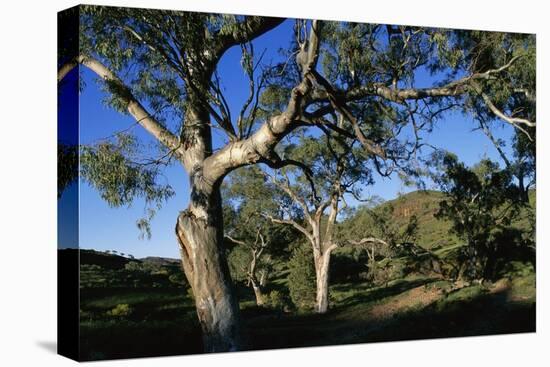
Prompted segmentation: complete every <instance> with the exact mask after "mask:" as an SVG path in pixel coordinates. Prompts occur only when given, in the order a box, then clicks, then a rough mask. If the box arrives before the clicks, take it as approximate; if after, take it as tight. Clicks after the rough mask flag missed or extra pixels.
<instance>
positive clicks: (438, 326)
mask: <svg viewBox="0 0 550 367" xmlns="http://www.w3.org/2000/svg"><path fill="white" fill-rule="evenodd" d="M402 286H403V287H404V285H402ZM396 287H398V288H399V287H401V286H398V285H396ZM411 288H414V287H412V284H409V286H408V287H405V288H403V289H405V290H406V289H411ZM393 291H395V292H397V290H396V289H395V288H394V289H393ZM394 294H396V293H394ZM509 296H510V295H509V294H508V291H503V292H500V293H493V294H489V293H480V294H478V295H475V296H474V297H471V298H469V299H456V300H455V299H453V298H452V297H444V298H442V299H441V300H439V301H437V302H435V303H433V304H431V305H429V306H427V307H424V308H418V309H414V308H413V309H410V310H408V311H406V312H402V313H397V314H395V315H393V316H392V317H390V318H385V319H376V318H370V319H368V318H366V319H362V320H353V319H351V318H350V319H349V320H344V321H343V320H341V319H340V320H339V319H336V318H335V317H334V316H335V314H334V313H332V314H331V313H329V314H326V315H304V316H290V317H283V318H282V319H280V320H277V319H268V318H264V320H263V322H256V323H249V324H248V328H247V332H248V333H249V337H250V340H252V341H253V343H252V344H251V345H250V347H249V349H253V350H258V349H271V348H273V349H276V348H293V347H308V346H326V345H339V344H355V343H367V342H383V341H403V340H417V339H432V338H449V337H462V336H474V335H494V334H508V333H523V332H534V331H535V303H534V302H515V301H510V297H509ZM373 299H375V300H376V298H370V297H369V300H373ZM364 311H365V313H367V312H368V305H366V306H365V310H364ZM341 312H344V310H343V309H342V310H339V313H341Z"/></svg>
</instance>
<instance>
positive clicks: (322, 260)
mask: <svg viewBox="0 0 550 367" xmlns="http://www.w3.org/2000/svg"><path fill="white" fill-rule="evenodd" d="M330 255H331V251H325V252H324V253H323V254H321V253H316V255H315V275H316V285H317V290H316V302H315V311H316V312H317V313H326V312H327V311H328V306H329V302H328V281H329V266H330Z"/></svg>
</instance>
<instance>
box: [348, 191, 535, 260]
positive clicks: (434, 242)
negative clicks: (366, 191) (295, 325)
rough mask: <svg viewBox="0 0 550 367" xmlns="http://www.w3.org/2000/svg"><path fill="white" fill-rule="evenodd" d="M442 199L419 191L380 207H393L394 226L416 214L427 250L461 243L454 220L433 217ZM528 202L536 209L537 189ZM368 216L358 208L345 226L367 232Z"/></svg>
mask: <svg viewBox="0 0 550 367" xmlns="http://www.w3.org/2000/svg"><path fill="white" fill-rule="evenodd" d="M443 198H444V195H443V193H441V192H439V191H433V190H422V191H420V190H419V191H413V192H410V193H407V194H405V195H402V196H400V197H398V198H396V199H393V200H388V201H386V202H384V203H382V204H381V205H380V206H379V207H378V208H380V209H381V208H384V207H387V206H390V205H391V206H393V214H392V219H393V220H394V221H395V222H394V223H395V225H397V226H398V227H400V228H402V229H404V228H405V226H406V225H407V223H408V222H409V220H410V218H411V216H413V215H415V216H416V218H417V220H418V233H417V243H418V244H419V245H420V246H422V247H424V248H426V249H432V250H437V249H440V248H444V247H445V248H449V247H455V246H456V245H458V244H460V240H459V239H458V237H457V236H456V235H454V234H452V233H450V230H451V223H450V222H449V221H448V220H442V219H437V218H435V216H434V214H435V213H436V212H437V210H438V208H439V203H440V201H441V200H443ZM529 201H530V205H531V207H532V208H533V209H534V208H535V207H536V192H535V190H532V191H531V192H530V193H529ZM378 208H377V209H378ZM523 214H526V213H523ZM368 217H369V215H368V213H367V208H359V209H358V210H357V212H356V213H355V215H354V216H352V217H351V218H349V219H348V220H347V221H345V222H344V223H346V224H344V225H345V226H347V225H350V226H355V227H356V229H355V233H358V232H359V231H361V232H363V233H362V234H361V235H366V234H367V233H368V232H369V231H370V230H371V228H370V225H371V223H370V220H369V219H368ZM527 217H528V216H527V215H521V216H520V217H519V218H518V219H517V220H516V221H515V222H513V224H512V225H513V226H514V227H517V228H520V229H526V228H528V219H527Z"/></svg>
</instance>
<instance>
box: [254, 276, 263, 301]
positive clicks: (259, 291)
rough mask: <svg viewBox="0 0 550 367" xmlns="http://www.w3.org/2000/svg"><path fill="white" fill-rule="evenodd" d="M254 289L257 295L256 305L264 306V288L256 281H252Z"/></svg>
mask: <svg viewBox="0 0 550 367" xmlns="http://www.w3.org/2000/svg"><path fill="white" fill-rule="evenodd" d="M252 289H253V290H254V296H255V297H256V305H257V306H263V304H264V295H263V293H262V289H261V288H260V285H258V284H257V283H256V282H255V281H254V282H252Z"/></svg>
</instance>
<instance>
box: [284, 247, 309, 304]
mask: <svg viewBox="0 0 550 367" xmlns="http://www.w3.org/2000/svg"><path fill="white" fill-rule="evenodd" d="M288 267H289V274H288V290H289V292H290V299H291V300H292V303H294V305H295V306H296V307H297V308H298V309H311V308H313V306H314V305H315V268H314V266H313V257H312V256H311V252H310V250H309V249H308V248H307V247H305V246H299V247H297V248H296V249H295V250H294V252H293V253H292V257H291V258H290V261H289V263H288Z"/></svg>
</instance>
